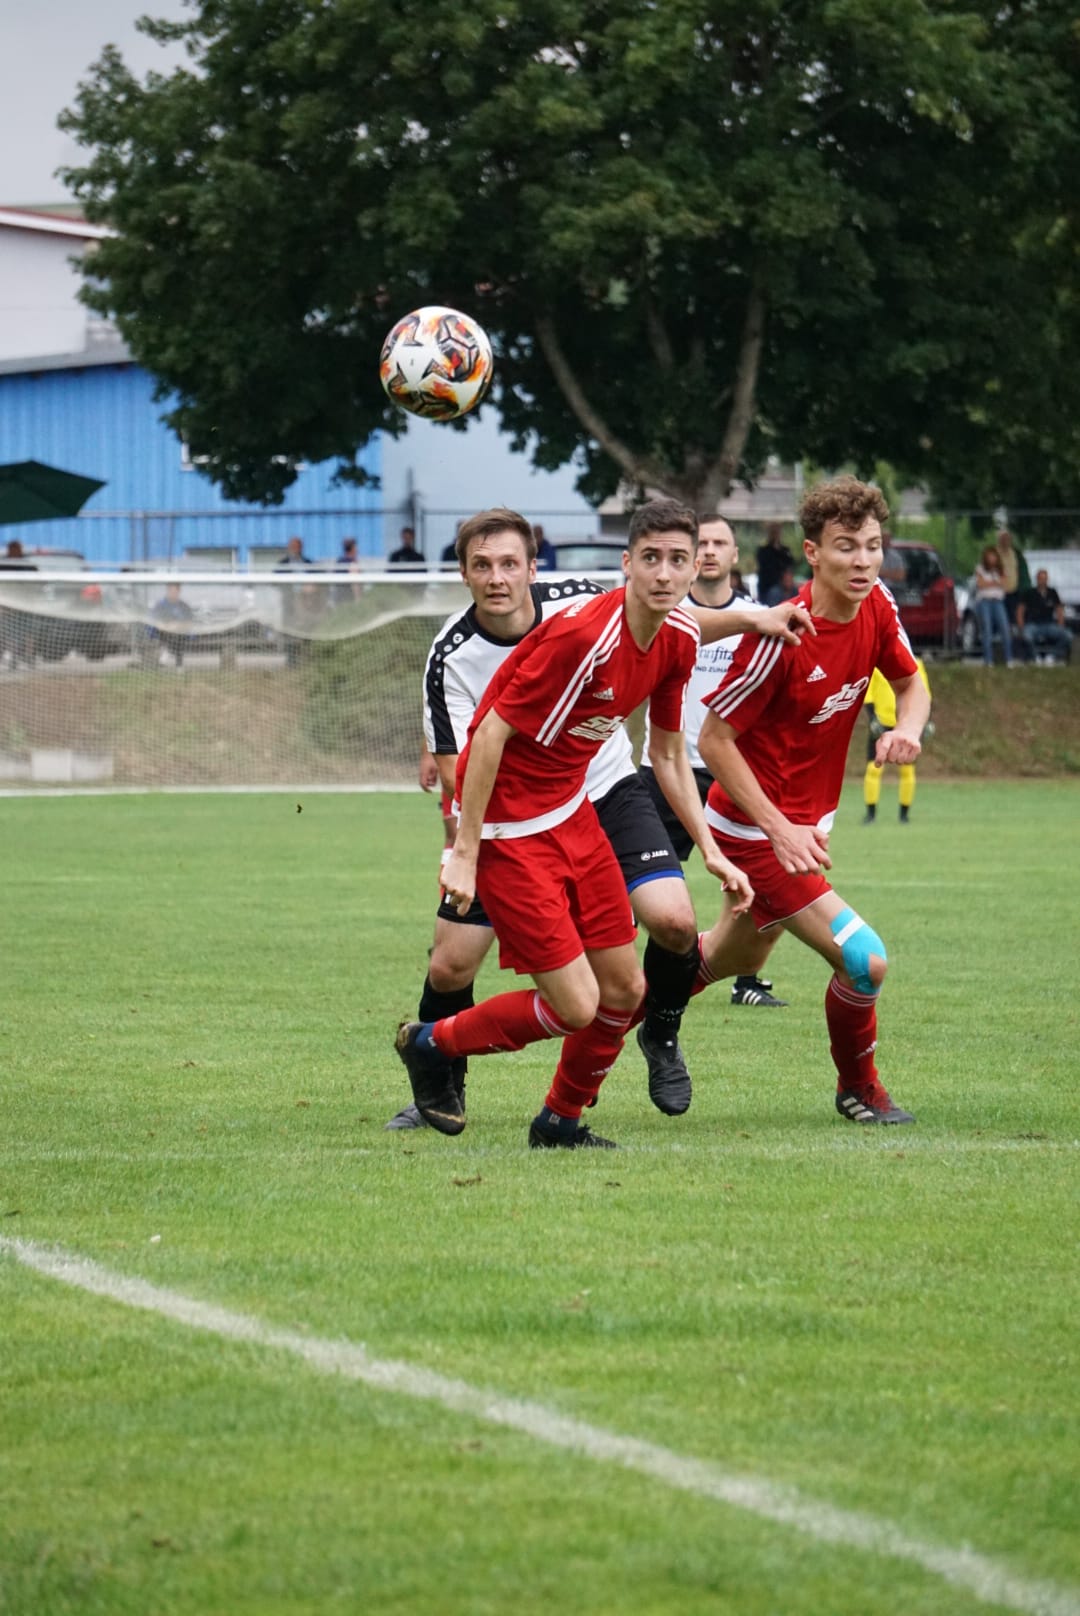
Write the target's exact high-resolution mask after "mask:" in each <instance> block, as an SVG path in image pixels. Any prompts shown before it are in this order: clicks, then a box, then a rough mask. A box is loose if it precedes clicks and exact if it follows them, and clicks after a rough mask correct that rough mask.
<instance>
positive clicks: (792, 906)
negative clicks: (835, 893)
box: [713, 830, 832, 931]
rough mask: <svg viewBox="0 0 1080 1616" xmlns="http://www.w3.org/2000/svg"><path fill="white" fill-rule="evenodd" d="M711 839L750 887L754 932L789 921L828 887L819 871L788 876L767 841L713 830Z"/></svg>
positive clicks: (828, 890)
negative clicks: (741, 872)
mask: <svg viewBox="0 0 1080 1616" xmlns="http://www.w3.org/2000/svg"><path fill="white" fill-rule="evenodd" d="M713 841H714V842H715V843H716V845H717V847H718V848H719V849H720V851H721V853H723V855H724V857H725V858H729V859H730V860H731V862H732V864H737V865H738V867H739V869H740V870H742V871H743V873H744V874H745V876H746V878H747V880H748V881H749V882H750V885H751V886H752V887H753V889H754V901H753V903H752V904H751V906H750V913H751V915H752V917H753V920H754V924H755V925H756V926H757V929H758V931H765V930H766V928H767V927H769V926H775V925H777V924H778V923H779V922H780V921H781V920H790V918H791V916H792V915H797V914H798V913H799V911H800V909H807V908H809V906H810V905H811V904H812V903H816V902H817V900H818V898H820V897H822V896H823V895H824V894H825V893H826V892H831V891H832V887H831V886H830V885H829V883H828V881H826V879H825V877H824V876H823V875H822V874H821V872H820V871H819V870H816V871H815V872H814V874H813V875H789V874H788V873H787V871H786V870H785V869H784V867H783V865H782V864H781V863H780V860H779V859H778V858H777V856H776V854H775V853H774V852H773V845H772V843H771V842H769V841H765V842H748V841H744V840H743V838H742V837H740V836H724V835H722V834H721V833H720V832H719V831H717V830H714V831H713Z"/></svg>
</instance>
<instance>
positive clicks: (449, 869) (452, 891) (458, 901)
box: [442, 850, 476, 915]
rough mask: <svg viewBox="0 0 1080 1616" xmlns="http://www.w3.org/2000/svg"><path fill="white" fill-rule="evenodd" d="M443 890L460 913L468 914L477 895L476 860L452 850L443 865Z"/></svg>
mask: <svg viewBox="0 0 1080 1616" xmlns="http://www.w3.org/2000/svg"><path fill="white" fill-rule="evenodd" d="M442 884H443V891H444V892H445V893H446V896H447V899H448V900H449V902H450V903H451V904H452V905H453V907H454V908H455V909H456V910H457V912H458V914H459V915H467V914H468V912H469V909H470V907H471V905H472V902H473V899H474V898H475V897H476V860H475V859H474V858H468V857H467V856H466V855H465V854H464V853H455V852H454V851H453V850H451V853H450V857H449V858H448V859H447V860H446V863H445V864H444V865H443V871H442Z"/></svg>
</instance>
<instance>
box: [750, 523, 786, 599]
mask: <svg viewBox="0 0 1080 1616" xmlns="http://www.w3.org/2000/svg"><path fill="white" fill-rule="evenodd" d="M794 565H795V557H794V556H793V555H792V553H791V551H790V550H789V549H788V547H787V545H786V544H785V543H784V525H783V523H782V522H770V523H769V525H768V527H767V528H766V529H765V543H764V544H763V545H762V546H761V548H760V549H759V550H758V553H757V598H758V600H760V601H761V603H762V605H764V604H766V597H767V595H768V593H769V590H770V589H772V588H774V587H775V585H776V584H778V583H780V581H781V579H782V578H783V576H784V572H785V569H786V568H788V567H794ZM784 598H786V597H784Z"/></svg>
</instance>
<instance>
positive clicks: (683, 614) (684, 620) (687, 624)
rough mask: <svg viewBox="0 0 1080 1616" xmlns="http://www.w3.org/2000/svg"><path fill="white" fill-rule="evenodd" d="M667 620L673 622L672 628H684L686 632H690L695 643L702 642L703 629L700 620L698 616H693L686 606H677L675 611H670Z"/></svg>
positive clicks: (683, 630)
mask: <svg viewBox="0 0 1080 1616" xmlns="http://www.w3.org/2000/svg"><path fill="white" fill-rule="evenodd" d="M667 622H669V623H670V624H671V626H672V628H678V629H682V632H683V633H684V634H689V636H690V638H691V639H692V640H693V642H694V644H695V645H698V644H699V643H700V641H701V630H700V628H699V627H698V620H697V618H696V617H692V616H691V615H690V613H689V612H688V611H686V610H685V608H684V607H682V606H676V607H675V608H674V610H673V611H670V612H668V615H667Z"/></svg>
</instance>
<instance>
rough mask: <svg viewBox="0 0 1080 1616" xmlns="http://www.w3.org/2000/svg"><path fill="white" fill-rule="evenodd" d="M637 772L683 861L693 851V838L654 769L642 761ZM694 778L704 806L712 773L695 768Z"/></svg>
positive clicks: (678, 855) (677, 853) (676, 852)
mask: <svg viewBox="0 0 1080 1616" xmlns="http://www.w3.org/2000/svg"><path fill="white" fill-rule="evenodd" d="M638 774H639V775H640V777H641V779H642V780H644V782H645V789H646V790H647V791H648V793H649V796H650V798H651V799H652V803H653V807H654V808H655V810H656V812H657V814H658V815H659V818H660V822H661V824H662V825H663V827H664V831H665V833H666V835H667V838H668V840H669V841H670V843H671V845H672V847H673V849H674V850H675V856H676V858H679V859H682V860H684V861H685V860H686V859H688V858H689V857H690V855H691V853H692V852H693V851H694V838H693V837H692V836H691V834H690V832H689V831H688V830H687V828H686V826H685V825H684V824H683V822H682V820H681V819H680V818H679V816H678V814H677V813H676V812H675V810H674V808H673V807H672V806H671V804H670V802H668V800H667V798H666V797H665V796H664V793H663V792H662V791H661V790H660V782H659V780H658V779H657V778H656V771H655V769H650V767H649V765H648V764H647V763H643V764H642V765H641V768H640V769H639V770H638ZM694 779H695V780H696V781H697V788H698V796H699V797H700V798H701V806H702V807H704V806H705V798H706V797H707V796H708V795H709V787H710V786H711V785H712V775H711V774H710V773H709V771H708V769H695V770H694Z"/></svg>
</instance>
